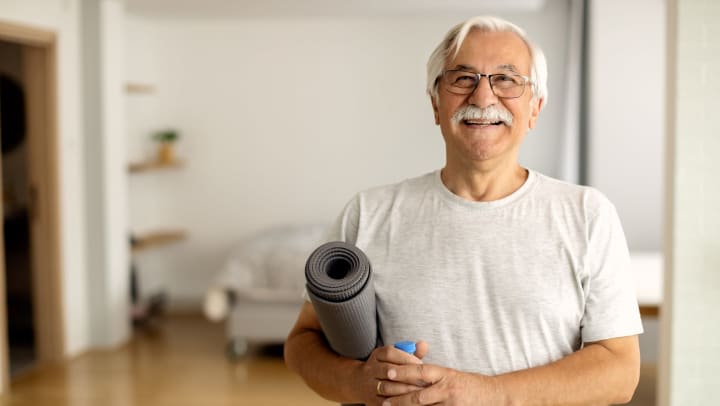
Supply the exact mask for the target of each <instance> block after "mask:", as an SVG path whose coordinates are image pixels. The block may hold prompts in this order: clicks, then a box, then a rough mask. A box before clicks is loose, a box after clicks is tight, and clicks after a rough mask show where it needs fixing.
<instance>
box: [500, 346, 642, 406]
mask: <svg viewBox="0 0 720 406" xmlns="http://www.w3.org/2000/svg"><path fill="white" fill-rule="evenodd" d="M621 340H637V338H635V337H625V338H622V339H621ZM620 348H622V346H621V347H620ZM639 366H640V358H639V355H637V353H636V352H633V351H617V350H616V348H614V347H613V346H609V347H608V346H605V345H602V344H592V345H587V346H586V347H585V348H583V349H582V350H580V351H577V352H575V353H573V354H571V355H569V356H567V357H565V358H563V359H561V360H558V361H556V362H553V363H551V364H548V365H544V366H541V367H536V368H531V369H526V370H523V371H517V372H512V373H508V374H505V375H500V376H497V377H496V379H497V382H498V384H499V386H500V392H501V393H503V394H504V397H505V399H504V402H503V404H505V405H524V406H534V405H538V406H540V405H552V406H560V405H563V406H565V405H567V406H570V405H583V406H586V405H607V404H622V403H627V402H629V401H630V399H631V398H632V395H633V393H634V391H635V387H636V386H637V382H638V379H639Z"/></svg>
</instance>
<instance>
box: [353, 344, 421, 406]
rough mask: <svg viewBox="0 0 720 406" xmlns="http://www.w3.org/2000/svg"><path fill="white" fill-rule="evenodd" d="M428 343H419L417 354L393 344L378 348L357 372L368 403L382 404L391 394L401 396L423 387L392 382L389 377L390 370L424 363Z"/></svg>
mask: <svg viewBox="0 0 720 406" xmlns="http://www.w3.org/2000/svg"><path fill="white" fill-rule="evenodd" d="M427 349H428V345H427V343H425V342H424V341H420V342H418V343H417V350H416V351H415V354H414V355H413V354H408V353H406V352H404V351H401V350H399V349H397V348H395V347H393V346H392V345H387V346H385V347H380V348H376V349H375V350H374V351H373V352H372V354H370V357H369V358H368V359H367V361H365V362H364V363H363V364H362V365H361V367H360V368H359V370H358V372H357V380H356V382H358V384H359V388H360V391H361V393H360V395H361V398H362V401H363V403H365V404H366V405H368V406H369V405H378V406H379V405H381V404H383V401H385V400H386V399H387V397H389V396H399V395H406V394H408V393H412V392H414V391H418V390H420V389H422V387H421V386H417V385H413V384H409V383H402V382H392V381H390V380H389V379H388V374H389V371H390V370H396V369H397V368H398V367H402V366H417V365H422V358H423V357H424V356H425V355H426V354H427Z"/></svg>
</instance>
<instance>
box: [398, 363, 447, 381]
mask: <svg viewBox="0 0 720 406" xmlns="http://www.w3.org/2000/svg"><path fill="white" fill-rule="evenodd" d="M442 371H443V369H442V368H440V367H437V366H434V365H428V364H414V365H397V366H392V367H390V368H389V369H388V372H387V374H388V375H387V378H388V379H390V380H393V381H395V382H403V383H407V384H409V385H417V386H427V385H431V384H433V383H435V382H437V381H438V380H440V378H441V377H442V375H443V372H442Z"/></svg>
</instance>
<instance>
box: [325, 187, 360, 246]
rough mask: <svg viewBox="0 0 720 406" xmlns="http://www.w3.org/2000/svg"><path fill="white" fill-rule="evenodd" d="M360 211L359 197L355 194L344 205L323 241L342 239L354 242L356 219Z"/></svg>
mask: <svg viewBox="0 0 720 406" xmlns="http://www.w3.org/2000/svg"><path fill="white" fill-rule="evenodd" d="M359 213H360V199H359V196H355V197H354V198H353V199H352V200H350V201H349V202H348V203H347V204H346V205H345V208H344V209H343V211H342V212H341V213H340V215H339V216H338V217H337V219H336V220H335V223H334V224H333V225H332V226H331V227H330V229H329V230H328V234H327V235H326V238H325V241H342V242H346V243H349V244H355V242H356V241H357V233H358V220H359Z"/></svg>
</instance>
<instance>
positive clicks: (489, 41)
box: [448, 30, 531, 73]
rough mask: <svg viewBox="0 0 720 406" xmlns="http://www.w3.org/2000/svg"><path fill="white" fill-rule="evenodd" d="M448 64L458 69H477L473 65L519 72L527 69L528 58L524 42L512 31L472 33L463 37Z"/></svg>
mask: <svg viewBox="0 0 720 406" xmlns="http://www.w3.org/2000/svg"><path fill="white" fill-rule="evenodd" d="M448 62H450V64H451V65H452V64H455V65H456V66H458V68H460V65H465V66H469V67H470V68H471V69H480V67H479V66H473V65H475V64H482V65H483V68H484V69H488V68H493V69H499V70H506V71H512V72H516V73H521V72H523V71H524V70H525V69H524V68H525V67H527V68H529V67H530V63H531V56H530V49H529V47H528V45H527V43H525V41H524V40H523V39H522V37H520V36H519V35H517V34H516V33H514V32H507V31H501V32H489V31H477V30H473V31H471V32H470V33H468V35H467V36H466V37H465V38H464V40H463V43H462V44H461V45H460V49H459V50H458V53H457V55H455V58H453V60H452V61H448ZM488 64H490V66H489V67H488V66H487V65H488Z"/></svg>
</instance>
